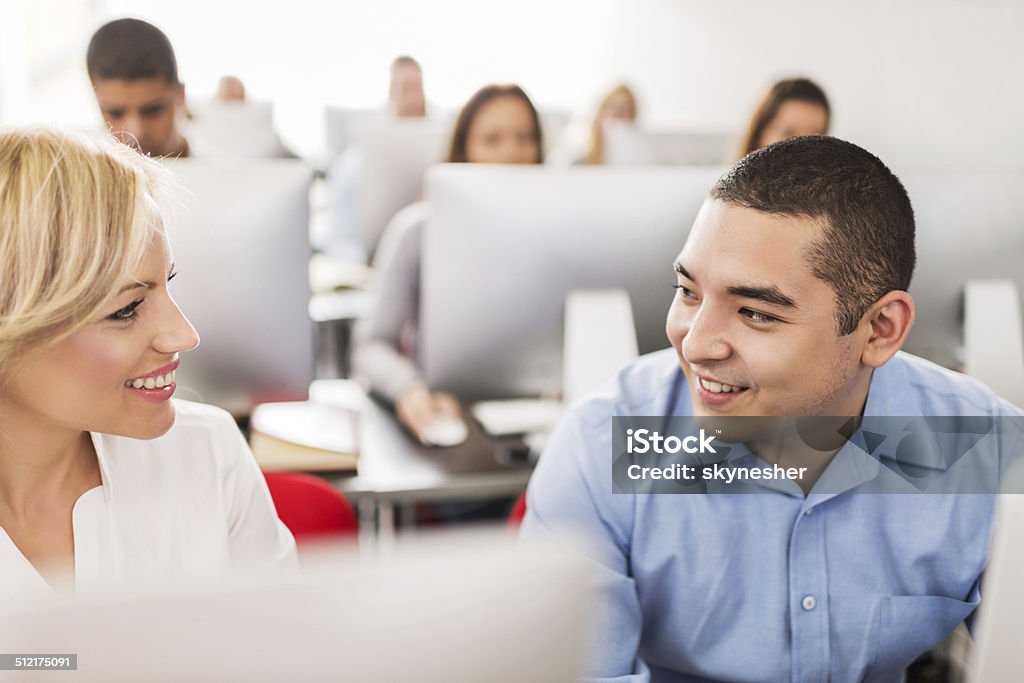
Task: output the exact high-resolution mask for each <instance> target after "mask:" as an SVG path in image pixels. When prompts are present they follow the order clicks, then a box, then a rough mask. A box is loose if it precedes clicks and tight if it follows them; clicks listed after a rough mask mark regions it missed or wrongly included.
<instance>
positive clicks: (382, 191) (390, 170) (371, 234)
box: [358, 119, 451, 255]
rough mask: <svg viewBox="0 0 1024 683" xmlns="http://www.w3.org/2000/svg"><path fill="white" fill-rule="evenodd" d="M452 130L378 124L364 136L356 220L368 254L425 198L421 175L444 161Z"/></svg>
mask: <svg viewBox="0 0 1024 683" xmlns="http://www.w3.org/2000/svg"><path fill="white" fill-rule="evenodd" d="M450 136H451V128H450V127H449V126H448V125H446V124H444V123H441V122H438V121H433V120H430V119H392V120H389V121H377V122H375V123H374V124H373V125H372V126H370V127H368V128H367V129H366V130H365V131H364V134H363V140H362V147H363V160H362V167H361V169H360V172H359V180H358V184H359V188H358V197H359V200H358V204H359V208H358V215H359V223H360V228H361V232H362V237H363V246H364V248H365V250H366V253H367V254H369V255H372V254H373V253H374V251H376V249H377V243H378V242H380V238H381V235H382V234H383V233H384V229H385V228H386V227H387V225H388V223H389V222H390V221H391V219H392V217H394V215H395V214H396V213H398V211H399V210H401V209H402V208H403V207H405V206H408V205H409V204H411V203H413V202H415V201H418V200H420V199H422V198H423V174H424V173H425V172H426V170H427V169H428V168H430V167H431V166H433V165H434V164H436V163H438V162H440V161H442V160H444V159H445V157H446V155H447V152H448V143H449V139H450Z"/></svg>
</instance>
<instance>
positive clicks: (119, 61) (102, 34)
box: [86, 19, 189, 157]
mask: <svg viewBox="0 0 1024 683" xmlns="http://www.w3.org/2000/svg"><path fill="white" fill-rule="evenodd" d="M86 66H87V67H88V70H89V80H90V81H91V82H92V87H93V92H94V93H95V94H96V102H97V104H99V107H100V113H101V114H102V115H103V121H104V122H105V123H106V125H107V126H108V127H109V128H110V130H111V132H113V133H114V136H115V137H117V139H119V140H120V141H121V142H123V143H125V144H127V145H131V146H132V147H135V148H136V149H138V150H139V151H140V152H142V153H143V154H148V155H150V156H154V157H162V156H171V157H178V156H188V155H189V145H188V141H187V140H186V139H185V138H184V136H182V135H181V133H180V132H179V131H178V120H177V119H178V116H179V115H180V114H182V113H184V110H185V86H184V85H182V84H181V82H180V81H179V80H178V63H177V60H176V59H175V57H174V48H172V47H171V41H170V40H168V38H167V36H166V35H164V33H163V32H162V31H161V30H160V29H158V28H157V27H155V26H153V25H152V24H148V23H146V22H145V21H141V20H139V19H118V20H116V21H112V22H110V23H108V24H105V25H103V26H102V27H100V29H99V30H98V31H96V33H95V34H94V35H93V37H92V40H90V41H89V50H88V52H87V54H86Z"/></svg>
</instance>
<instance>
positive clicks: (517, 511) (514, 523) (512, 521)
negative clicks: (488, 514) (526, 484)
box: [508, 491, 526, 531]
mask: <svg viewBox="0 0 1024 683" xmlns="http://www.w3.org/2000/svg"><path fill="white" fill-rule="evenodd" d="M525 516H526V491H523V492H522V493H520V494H519V497H518V498H516V502H515V505H513V506H512V512H510V513H508V528H509V529H511V530H512V531H517V530H518V529H519V525H520V524H522V523H523V517H525Z"/></svg>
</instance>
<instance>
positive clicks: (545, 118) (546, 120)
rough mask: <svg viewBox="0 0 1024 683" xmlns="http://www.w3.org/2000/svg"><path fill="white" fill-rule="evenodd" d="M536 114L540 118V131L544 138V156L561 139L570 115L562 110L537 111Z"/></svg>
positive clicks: (542, 109)
mask: <svg viewBox="0 0 1024 683" xmlns="http://www.w3.org/2000/svg"><path fill="white" fill-rule="evenodd" d="M537 114H538V115H539V116H540V129H541V132H542V133H543V136H544V154H545V155H546V154H548V152H550V151H551V150H552V149H554V148H555V147H556V146H557V145H558V142H559V140H561V139H562V133H563V132H564V131H565V127H566V126H568V125H569V121H570V120H571V118H572V115H571V114H570V113H569V112H568V111H566V110H564V109H548V108H541V109H539V110H537Z"/></svg>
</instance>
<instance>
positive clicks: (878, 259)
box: [711, 135, 916, 336]
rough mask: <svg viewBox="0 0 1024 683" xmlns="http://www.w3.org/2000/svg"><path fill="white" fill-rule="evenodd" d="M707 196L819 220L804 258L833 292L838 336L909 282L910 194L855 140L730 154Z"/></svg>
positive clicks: (820, 139) (789, 143)
mask: <svg viewBox="0 0 1024 683" xmlns="http://www.w3.org/2000/svg"><path fill="white" fill-rule="evenodd" d="M711 197H712V198H714V199H719V200H721V201H723V202H728V203H730V204H737V205H739V206H744V207H747V208H749V209H754V210H755V211H762V212H764V213H769V214H775V215H780V216H794V217H805V218H810V219H814V220H817V221H819V222H820V223H821V224H822V227H823V232H822V236H821V237H820V238H819V239H818V240H817V242H816V243H815V245H814V246H813V247H812V249H811V251H810V253H809V254H808V255H807V259H808V262H809V264H810V266H811V270H812V272H813V273H814V275H815V276H816V277H818V278H820V279H821V280H824V281H825V282H826V283H828V284H829V285H830V286H831V287H832V289H833V290H834V291H835V293H836V301H837V305H836V322H837V327H838V329H839V334H840V336H842V335H847V334H850V333H851V332H853V331H854V330H855V329H856V328H857V324H858V323H859V322H860V319H861V317H863V315H864V313H865V312H866V311H867V309H868V308H869V307H870V306H871V305H872V304H873V303H875V302H876V301H878V299H880V298H881V297H882V296H884V295H885V294H886V293H888V292H891V291H893V290H906V289H907V288H909V287H910V279H911V277H912V276H913V274H914V261H915V258H916V256H915V252H914V210H913V208H912V207H911V206H910V198H909V197H908V196H907V191H906V190H905V189H904V188H903V184H902V183H900V181H899V178H897V177H896V176H895V175H894V174H893V172H892V171H890V170H889V169H888V168H887V167H886V165H885V164H883V163H882V161H881V159H879V158H878V157H876V156H875V155H873V154H871V153H870V152H868V151H867V150H864V149H861V148H860V147H858V146H857V145H854V144H852V143H849V142H846V141H844V140H840V139H838V138H834V137H827V136H821V135H815V136H807V137H799V138H792V139H790V140H786V141H784V142H779V143H776V144H774V145H770V146H768V147H765V148H764V149H760V150H757V151H756V152H753V153H751V154H749V155H747V156H746V157H744V158H743V159H741V160H740V161H738V162H737V163H736V165H734V166H733V167H732V168H731V169H729V171H728V172H726V174H725V175H723V176H722V177H721V178H719V179H718V182H717V183H715V186H714V187H713V188H712V189H711Z"/></svg>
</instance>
